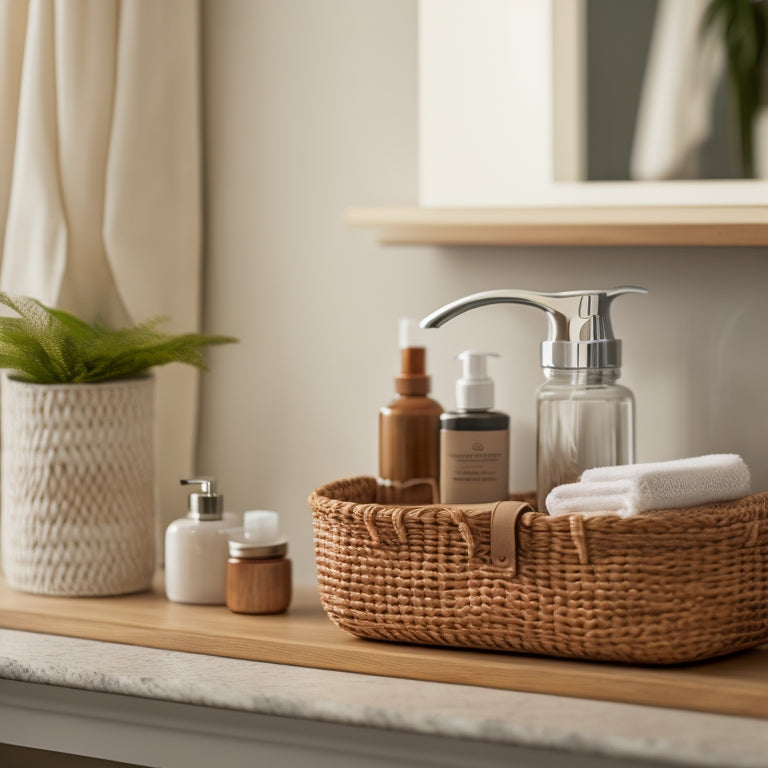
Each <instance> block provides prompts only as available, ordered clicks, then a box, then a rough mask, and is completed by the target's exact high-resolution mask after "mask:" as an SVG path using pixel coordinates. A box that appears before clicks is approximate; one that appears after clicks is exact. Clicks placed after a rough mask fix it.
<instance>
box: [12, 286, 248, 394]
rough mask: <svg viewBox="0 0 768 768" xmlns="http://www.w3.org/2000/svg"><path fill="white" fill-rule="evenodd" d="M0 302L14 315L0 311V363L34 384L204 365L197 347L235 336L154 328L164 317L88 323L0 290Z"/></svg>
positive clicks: (116, 376) (138, 373)
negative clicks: (113, 325)
mask: <svg viewBox="0 0 768 768" xmlns="http://www.w3.org/2000/svg"><path fill="white" fill-rule="evenodd" d="M0 304H2V305H5V306H6V307H8V308H10V309H12V310H13V311H14V312H16V313H17V315H18V317H0V368H6V369H10V370H12V371H14V374H13V375H14V378H17V379H19V380H21V381H27V382H30V383H35V384H80V383H87V382H96V381H107V380H110V379H120V378H127V377H130V376H139V375H141V374H144V373H146V372H147V371H148V370H149V369H150V368H154V367H155V366H158V365H165V364H167V363H173V362H179V363H187V364H189V365H194V366H195V367H197V368H201V369H203V370H207V368H206V365H205V362H204V360H203V356H202V351H201V350H202V348H203V347H205V346H208V345H211V344H229V343H231V342H235V341H237V339H235V338H233V337H232V336H211V335H205V334H198V333H187V334H182V335H178V336H172V335H169V334H167V333H164V332H163V331H161V330H160V326H161V325H162V324H163V323H164V322H165V320H164V318H155V319H152V320H149V321H147V322H144V323H140V324H139V325H136V326H134V327H132V328H119V329H110V328H107V327H106V326H105V325H104V324H103V323H101V322H98V321H97V322H95V323H94V324H93V325H89V324H88V323H86V322H84V321H82V320H80V319H79V318H77V317H75V316H74V315H71V314H69V313H68V312H64V311H63V310H60V309H53V308H51V307H46V306H45V305H44V304H41V303H40V302H39V301H37V300H36V299H32V298H29V297H27V296H11V295H10V294H7V293H4V292H2V291H0Z"/></svg>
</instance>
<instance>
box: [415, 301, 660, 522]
mask: <svg viewBox="0 0 768 768" xmlns="http://www.w3.org/2000/svg"><path fill="white" fill-rule="evenodd" d="M628 293H647V291H646V290H645V289H644V288H636V287H633V286H625V287H619V288H613V289H610V290H586V291H563V292H560V293H540V292H538V291H523V290H498V291H484V292H481V293H475V294H472V295H470V296H465V297H464V298H462V299H458V300H457V301H454V302H452V303H450V304H447V305H446V306H444V307H441V308H440V309H438V310H436V311H435V312H433V313H432V314H430V315H429V316H427V317H425V318H424V319H423V320H422V321H421V326H422V328H437V327H439V326H441V325H443V324H444V323H446V322H448V321H449V320H451V319H452V318H454V317H456V316H458V315H460V314H462V313H463V312H467V311H468V310H470V309H475V308H477V307H482V306H486V305H488V304H501V303H512V304H524V305H527V306H530V307H536V308H537V309H541V310H543V311H544V312H545V313H546V315H547V320H548V324H549V338H548V339H547V340H545V341H543V342H542V344H541V366H542V368H543V369H544V377H545V382H544V383H543V384H542V385H541V386H540V387H539V389H538V393H537V403H538V405H537V410H538V414H537V416H538V419H537V420H538V425H537V433H538V436H537V456H536V459H537V461H536V465H537V489H536V490H537V497H538V508H539V509H540V510H542V511H544V510H545V505H544V501H545V499H546V497H547V494H548V493H549V491H550V490H551V489H552V488H554V487H555V486H557V485H561V484H563V483H572V482H575V481H577V480H578V479H579V476H580V475H581V473H582V472H583V471H584V470H585V469H589V468H591V467H598V466H613V465H617V464H631V463H633V462H634V460H635V459H634V450H635V449H634V443H635V436H634V398H633V396H632V393H631V392H630V391H629V390H628V389H627V388H626V387H623V386H621V385H620V384H617V379H618V378H619V375H620V373H621V340H620V339H617V338H615V337H614V335H613V329H612V327H611V319H610V307H611V303H612V302H613V300H614V299H615V298H616V297H617V296H622V295H624V294H628Z"/></svg>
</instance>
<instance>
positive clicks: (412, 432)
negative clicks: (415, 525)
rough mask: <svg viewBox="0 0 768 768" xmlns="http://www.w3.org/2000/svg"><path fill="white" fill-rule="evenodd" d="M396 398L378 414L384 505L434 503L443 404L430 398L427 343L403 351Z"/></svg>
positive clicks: (380, 485)
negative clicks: (428, 395)
mask: <svg viewBox="0 0 768 768" xmlns="http://www.w3.org/2000/svg"><path fill="white" fill-rule="evenodd" d="M400 355H401V373H400V375H399V376H397V377H396V378H395V390H396V392H397V394H398V396H397V397H396V398H395V399H394V400H393V401H392V402H391V403H389V405H387V406H385V407H384V408H382V409H381V411H380V412H379V477H378V493H377V501H378V502H379V503H380V504H436V503H437V502H438V500H439V494H440V414H441V413H442V412H443V409H442V407H441V406H440V403H438V402H437V401H435V400H432V399H431V398H430V397H427V394H428V393H429V390H430V378H429V376H427V374H426V350H425V348H424V347H416V346H406V347H402V348H401V350H400Z"/></svg>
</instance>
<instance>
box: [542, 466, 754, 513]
mask: <svg viewBox="0 0 768 768" xmlns="http://www.w3.org/2000/svg"><path fill="white" fill-rule="evenodd" d="M749 488H750V477H749V468H748V467H747V465H746V464H745V463H744V460H743V459H742V458H741V457H740V456H737V455H736V454H733V453H719V454H711V455H709V456H697V457H694V458H690V459H676V460H674V461H659V462H655V463H650V464H626V465H624V466H619V467H597V468H596V469H587V470H585V471H584V473H583V474H582V476H581V479H580V480H579V482H578V483H568V484H567V485H560V486H558V487H557V488H553V489H552V490H551V491H550V493H549V495H548V496H547V501H546V506H547V511H548V512H549V514H550V515H568V514H572V513H582V514H587V515H588V514H613V515H619V516H620V517H631V516H632V515H635V514H637V513H638V512H644V511H645V510H648V509H673V508H680V507H691V506H694V505H696V504H708V503H710V502H713V501H726V500H728V499H740V498H741V497H742V496H747V495H748V494H749Z"/></svg>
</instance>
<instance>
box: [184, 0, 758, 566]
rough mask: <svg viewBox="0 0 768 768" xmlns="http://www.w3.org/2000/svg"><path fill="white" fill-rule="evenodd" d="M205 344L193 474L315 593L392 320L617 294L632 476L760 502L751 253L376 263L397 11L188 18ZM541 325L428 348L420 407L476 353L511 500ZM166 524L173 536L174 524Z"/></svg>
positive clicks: (394, 114)
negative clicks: (506, 297) (645, 469)
mask: <svg viewBox="0 0 768 768" xmlns="http://www.w3.org/2000/svg"><path fill="white" fill-rule="evenodd" d="M204 25H205V28H204V50H205V71H204V77H205V88H206V105H205V131H206V152H207V160H206V172H207V185H206V197H207V200H206V204H207V256H206V258H207V267H206V276H205V279H206V305H205V322H206V329H207V330H209V331H216V332H226V333H233V334H235V335H237V336H239V337H240V339H241V343H240V344H239V345H238V346H236V347H224V348H219V349H215V350H213V354H212V355H211V357H210V361H211V365H212V371H211V373H208V374H205V375H204V377H203V389H202V403H201V408H202V422H201V429H200V436H199V463H198V470H199V471H201V472H208V473H212V474H215V475H216V476H217V477H218V478H219V481H220V484H221V487H222V490H223V492H224V493H225V495H226V500H227V507H228V508H230V509H233V510H236V511H242V510H243V509H247V508H253V507H256V506H262V507H271V508H275V509H278V510H280V511H281V512H282V513H283V515H284V517H285V522H286V529H287V533H288V534H289V536H290V539H291V552H292V557H293V559H294V565H295V569H296V575H297V578H298V580H299V581H310V580H311V579H312V578H313V577H314V561H313V554H312V532H311V520H310V512H309V508H308V506H307V503H306V499H307V496H308V495H309V493H310V492H311V490H312V489H313V488H314V487H316V486H318V485H320V484H322V483H324V482H326V481H330V480H333V479H336V478H339V477H344V476H352V475H357V474H375V472H376V462H377V458H376V456H377V454H376V451H377V413H378V409H379V407H380V406H381V405H383V404H384V403H385V402H386V401H388V400H389V399H391V397H392V395H393V387H392V377H393V376H394V374H395V372H396V367H397V364H398V354H397V320H398V318H399V317H400V316H401V315H404V314H407V315H415V316H420V315H424V314H426V313H428V312H429V311H431V310H433V309H435V308H436V307H438V306H440V305H441V304H443V303H445V302H447V301H449V300H452V299H455V298H458V297H460V296H462V295H464V294H467V293H471V292H473V291H479V290H484V289H491V288H501V287H506V288H511V287H518V288H530V289H534V290H567V289H574V288H594V287H600V288H602V287H612V286H615V285H620V284H636V285H642V286H645V287H647V288H648V289H649V290H650V294H649V295H648V296H645V297H644V296H629V297H624V298H621V299H618V300H617V301H616V303H615V305H614V310H613V320H614V328H615V330H616V332H617V335H618V336H619V337H621V338H622V339H623V340H624V358H625V367H624V370H623V376H622V381H623V383H625V384H626V385H627V386H629V387H631V388H632V389H633V390H634V392H635V395H636V399H637V407H638V411H637V414H638V420H637V430H638V441H637V447H638V459H639V460H642V461H650V460H657V459H658V460H660V459H668V458H675V457H681V456H685V455H694V454H700V453H706V452H715V451H717V452H720V451H734V452H738V453H741V454H742V455H743V456H744V457H745V459H746V460H747V462H748V463H749V464H750V466H751V468H752V471H753V479H754V482H753V485H754V488H755V490H764V489H766V488H768V466H766V462H765V456H766V448H765V444H766V442H767V441H768V438H767V437H765V436H766V435H768V407H766V404H765V402H764V401H765V398H766V391H767V389H768V388H767V387H766V381H768V351H766V348H767V347H768V344H767V343H766V340H765V338H764V337H765V333H766V329H768V301H766V298H765V296H764V286H766V285H768V256H767V255H766V254H765V253H764V250H763V249H747V248H742V249H729V250H725V249H705V248H698V249H693V248H691V249H674V248H669V249H642V248H621V249H597V248H594V249H587V248H572V249H570V248H560V249H556V248H540V249H534V248H485V249H483V248H451V249H440V248H391V247H390V248H386V247H382V246H379V245H378V244H377V243H376V242H375V240H374V237H373V235H372V233H370V232H367V231H354V230H350V229H348V228H346V226H345V225H344V223H343V220H342V216H343V211H344V209H345V208H346V207H348V206H353V205H375V204H381V205H387V204H410V203H413V202H415V199H416V188H417V183H416V167H417V158H416V99H417V93H416V3H415V2H413V0H388V2H381V1H380V0H314V1H313V2H302V1H301V0H250V1H249V0H239V1H238V0H216V2H212V1H210V0H209V2H207V3H205V4H204ZM545 333H546V322H545V319H544V317H543V315H540V314H539V313H537V312H535V311H534V310H531V309H528V308H525V307H514V306H501V307H489V308H486V309H483V310H480V311H476V312H475V313H471V314H467V315H464V316H462V317H461V318H458V319H456V320H455V321H453V323H452V324H449V325H447V326H445V327H444V328H443V329H440V330H438V331H435V332H434V334H435V337H434V338H435V343H434V345H433V346H432V347H431V348H430V368H431V372H432V374H433V377H434V383H435V386H434V394H435V396H436V397H437V399H438V400H440V401H441V402H442V403H443V405H444V406H445V407H446V408H448V407H452V406H453V382H454V379H455V376H456V374H457V373H458V364H457V363H456V362H455V361H454V360H453V359H452V357H453V355H455V354H456V353H458V352H459V351H461V350H462V349H464V348H467V347H482V348H483V349H487V350H495V351H498V352H500V353H501V354H502V355H503V358H502V359H501V360H500V361H492V363H491V365H492V366H493V364H494V362H495V363H496V367H495V369H494V372H495V378H496V385H497V395H498V397H497V399H498V407H500V408H501V409H503V410H506V411H508V412H509V413H510V414H511V415H512V418H513V438H512V450H513V454H514V455H513V466H512V484H513V486H514V487H517V488H524V487H525V488H531V487H533V485H534V464H535V446H534V439H535V411H534V401H535V389H536V386H537V385H538V383H539V381H540V375H541V374H540V369H539V368H538V343H539V341H540V340H541V339H542V338H544V335H545ZM174 512H175V513H176V514H172V515H171V517H174V516H178V510H176V511H174Z"/></svg>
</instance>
